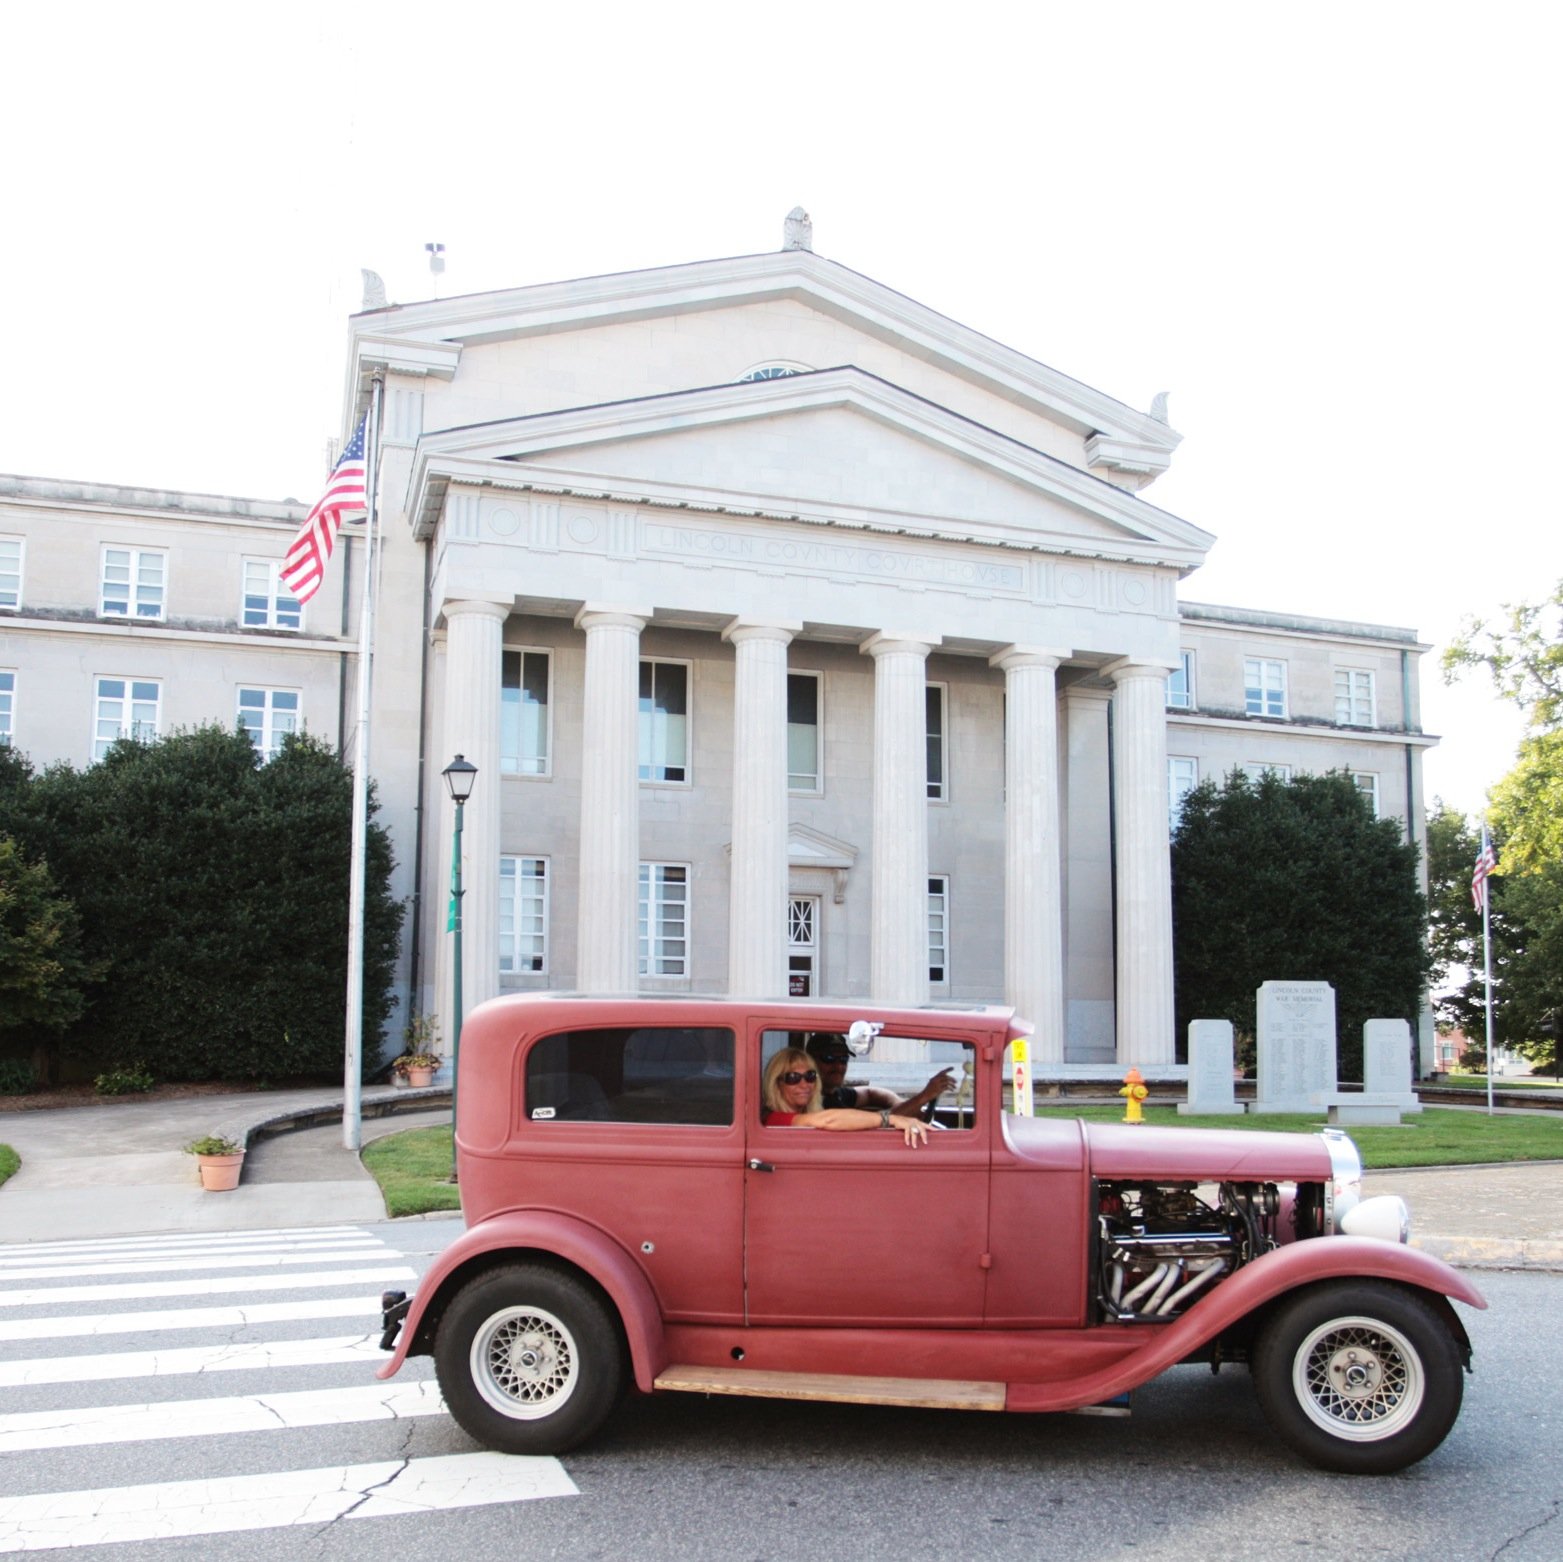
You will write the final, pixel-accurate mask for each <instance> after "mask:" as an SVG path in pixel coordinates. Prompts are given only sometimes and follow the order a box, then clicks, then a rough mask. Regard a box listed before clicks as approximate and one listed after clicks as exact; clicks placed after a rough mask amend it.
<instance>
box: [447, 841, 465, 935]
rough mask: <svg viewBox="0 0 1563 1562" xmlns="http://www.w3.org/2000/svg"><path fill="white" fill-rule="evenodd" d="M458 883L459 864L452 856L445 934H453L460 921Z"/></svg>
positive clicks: (459, 879)
mask: <svg viewBox="0 0 1563 1562" xmlns="http://www.w3.org/2000/svg"><path fill="white" fill-rule="evenodd" d="M460 882H461V863H460V861H459V860H458V859H457V858H456V857H455V855H454V854H453V855H452V856H451V859H450V910H449V911H448V912H447V913H446V915H445V931H446V932H447V933H454V932H455V931H456V927H457V924H458V923H460V921H461V891H460V890H458V889H457V888H456V886H457V884H459V883H460Z"/></svg>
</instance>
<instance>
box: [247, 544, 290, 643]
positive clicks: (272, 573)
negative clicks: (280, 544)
mask: <svg viewBox="0 0 1563 1562" xmlns="http://www.w3.org/2000/svg"><path fill="white" fill-rule="evenodd" d="M281 570H282V561H281V560H280V559H246V560H245V561H244V601H243V605H242V607H241V610H240V615H239V621H240V623H242V624H243V626H244V627H245V628H246V629H298V628H301V627H302V625H303V623H304V609H303V607H302V605H301V604H300V603H299V601H298V599H297V598H296V597H295V596H294V595H293V593H292V592H291V591H289V590H288V588H287V587H286V586H285V585H283V583H282V575H281Z"/></svg>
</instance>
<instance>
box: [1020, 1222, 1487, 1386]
mask: <svg viewBox="0 0 1563 1562" xmlns="http://www.w3.org/2000/svg"><path fill="white" fill-rule="evenodd" d="M1341 1279H1354V1280H1363V1279H1367V1280H1393V1281H1397V1282H1398V1283H1399V1284H1401V1285H1408V1286H1414V1287H1416V1289H1418V1290H1421V1291H1431V1292H1433V1293H1434V1294H1435V1295H1439V1296H1446V1297H1449V1298H1450V1299H1451V1300H1453V1301H1457V1302H1464V1303H1466V1304H1467V1306H1470V1307H1478V1308H1483V1309H1485V1308H1486V1306H1487V1301H1486V1298H1485V1297H1483V1295H1482V1294H1481V1292H1480V1291H1478V1290H1477V1289H1476V1287H1475V1286H1474V1285H1472V1284H1471V1283H1470V1282H1469V1281H1468V1280H1467V1279H1466V1278H1465V1277H1464V1276H1463V1275H1461V1274H1458V1273H1457V1272H1456V1271H1455V1270H1453V1269H1451V1268H1450V1267H1449V1265H1448V1264H1446V1263H1444V1262H1443V1260H1442V1259H1438V1258H1434V1257H1432V1256H1431V1255H1430V1254H1427V1253H1421V1252H1418V1251H1417V1250H1416V1249H1415V1248H1410V1247H1402V1246H1400V1245H1399V1244H1398V1243H1395V1242H1380V1241H1377V1240H1375V1239H1374V1238H1372V1237H1316V1238H1312V1239H1310V1240H1309V1241H1306V1242H1294V1243H1291V1244H1289V1245H1288V1246H1286V1247H1281V1248H1276V1249H1275V1250H1274V1251H1272V1252H1269V1253H1266V1254H1264V1256H1263V1257H1261V1258H1256V1259H1255V1260H1254V1261H1253V1263H1251V1264H1245V1265H1244V1266H1243V1267H1242V1268H1241V1269H1239V1270H1238V1271H1237V1273H1236V1274H1234V1275H1232V1276H1231V1277H1230V1278H1229V1279H1226V1280H1223V1281H1222V1282H1221V1283H1220V1284H1219V1285H1218V1286H1217V1287H1216V1288H1215V1289H1214V1290H1213V1291H1212V1292H1211V1293H1210V1295H1209V1296H1207V1297H1205V1298H1204V1300H1202V1301H1201V1302H1200V1303H1199V1304H1198V1305H1197V1306H1194V1307H1191V1308H1190V1309H1189V1310H1188V1311H1187V1312H1186V1313H1184V1314H1183V1316H1182V1317H1181V1318H1179V1319H1177V1320H1176V1321H1175V1322H1173V1323H1169V1324H1168V1325H1167V1326H1166V1327H1165V1328H1162V1329H1156V1331H1155V1332H1154V1333H1152V1334H1151V1335H1150V1336H1149V1338H1147V1340H1146V1341H1145V1344H1144V1346H1143V1347H1142V1348H1141V1349H1139V1350H1136V1351H1133V1352H1131V1353H1130V1354H1129V1355H1127V1356H1124V1357H1122V1358H1120V1359H1119V1360H1117V1361H1115V1362H1113V1363H1112V1364H1111V1365H1110V1366H1107V1367H1103V1368H1101V1369H1100V1370H1099V1371H1097V1372H1093V1373H1091V1374H1089V1375H1088V1376H1085V1377H1080V1378H1073V1379H1070V1380H1068V1381H1066V1382H1056V1383H1037V1384H1032V1383H1011V1384H1010V1385H1009V1388H1008V1392H1007V1394H1006V1397H1005V1404H1006V1406H1007V1408H1008V1409H1010V1410H1076V1409H1079V1408H1080V1407H1081V1406H1082V1405H1096V1404H1101V1403H1102V1402H1103V1401H1104V1400H1108V1399H1112V1398H1114V1397H1115V1396H1117V1395H1119V1394H1122V1393H1125V1392H1127V1391H1128V1390H1129V1389H1131V1388H1137V1387H1138V1386H1139V1385H1140V1384H1141V1383H1147V1382H1149V1381H1150V1379H1152V1378H1153V1377H1155V1376H1156V1375H1157V1374H1158V1373H1161V1372H1164V1371H1166V1369H1167V1368H1168V1367H1171V1366H1175V1365H1176V1364H1177V1363H1178V1362H1180V1361H1182V1360H1183V1359H1184V1357H1186V1356H1190V1355H1192V1354H1193V1353H1194V1352H1195V1351H1197V1350H1198V1349H1199V1348H1200V1347H1201V1346H1203V1345H1208V1344H1209V1343H1210V1341H1211V1340H1213V1339H1215V1338H1216V1336H1217V1335H1218V1334H1221V1333H1223V1332H1225V1331H1226V1330H1227V1329H1229V1328H1231V1327H1232V1325H1233V1324H1235V1323H1238V1322H1240V1321H1241V1320H1242V1319H1244V1318H1246V1317H1247V1316H1248V1315H1249V1314H1250V1313H1253V1312H1255V1311H1257V1310H1258V1309H1259V1308H1261V1307H1263V1306H1265V1305H1266V1304H1267V1303H1269V1302H1272V1301H1274V1300H1275V1299H1276V1297H1278V1296H1282V1295H1285V1294H1286V1293H1287V1292H1290V1291H1296V1290H1299V1289H1301V1288H1302V1287H1303V1286H1306V1285H1312V1284H1315V1283H1316V1282H1317V1281H1320V1280H1341ZM1123 1327H1125V1328H1131V1329H1137V1328H1141V1327H1143V1325H1139V1324H1126V1325H1123Z"/></svg>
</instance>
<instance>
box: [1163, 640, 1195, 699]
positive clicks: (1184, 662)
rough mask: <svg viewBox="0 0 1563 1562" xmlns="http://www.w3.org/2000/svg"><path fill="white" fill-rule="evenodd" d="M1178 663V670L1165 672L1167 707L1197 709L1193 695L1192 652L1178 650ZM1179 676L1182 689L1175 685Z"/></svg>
mask: <svg viewBox="0 0 1563 1562" xmlns="http://www.w3.org/2000/svg"><path fill="white" fill-rule="evenodd" d="M1178 663H1179V666H1178V670H1177V671H1176V672H1172V673H1168V674H1167V709H1168V710H1197V709H1198V706H1197V705H1196V703H1195V696H1194V653H1193V652H1192V651H1179V652H1178ZM1179 678H1181V679H1182V680H1183V687H1182V689H1178V688H1176V687H1175V684H1176V683H1177V680H1178V679H1179Z"/></svg>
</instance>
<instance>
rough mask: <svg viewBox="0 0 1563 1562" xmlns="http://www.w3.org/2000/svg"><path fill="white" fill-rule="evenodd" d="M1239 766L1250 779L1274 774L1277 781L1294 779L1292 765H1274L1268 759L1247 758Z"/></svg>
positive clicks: (1254, 779) (1255, 779)
mask: <svg viewBox="0 0 1563 1562" xmlns="http://www.w3.org/2000/svg"><path fill="white" fill-rule="evenodd" d="M1237 768H1238V769H1239V770H1241V771H1242V772H1243V774H1244V775H1245V776H1247V777H1248V779H1249V780H1250V781H1257V780H1259V779H1260V777H1262V776H1274V777H1275V778H1276V780H1277V781H1290V780H1291V779H1292V767H1291V766H1290V765H1273V764H1271V763H1270V761H1269V760H1268V759H1245V760H1244V761H1243V763H1242V764H1240V765H1239V766H1238V767H1237Z"/></svg>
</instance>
